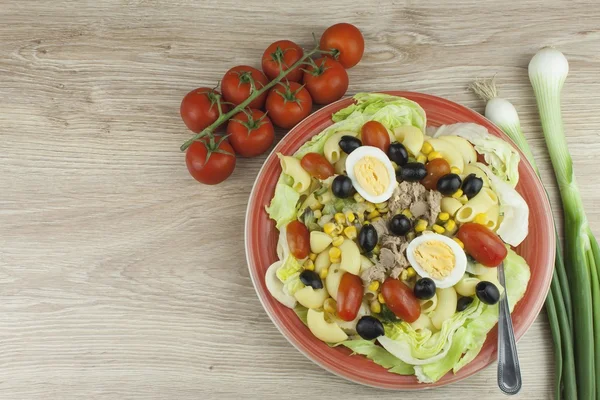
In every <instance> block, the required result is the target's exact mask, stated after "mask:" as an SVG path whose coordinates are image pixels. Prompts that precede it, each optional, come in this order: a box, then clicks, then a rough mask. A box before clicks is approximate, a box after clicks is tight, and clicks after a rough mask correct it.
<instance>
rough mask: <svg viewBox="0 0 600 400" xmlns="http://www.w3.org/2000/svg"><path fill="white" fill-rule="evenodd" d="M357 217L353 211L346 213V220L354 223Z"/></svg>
mask: <svg viewBox="0 0 600 400" xmlns="http://www.w3.org/2000/svg"><path fill="white" fill-rule="evenodd" d="M355 219H356V217H355V216H354V213H353V212H352V211H348V212H347V213H346V220H348V222H349V223H353V222H354V220H355Z"/></svg>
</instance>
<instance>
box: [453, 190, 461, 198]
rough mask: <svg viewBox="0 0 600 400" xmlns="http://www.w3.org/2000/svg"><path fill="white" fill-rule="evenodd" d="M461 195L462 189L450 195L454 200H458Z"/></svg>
mask: <svg viewBox="0 0 600 400" xmlns="http://www.w3.org/2000/svg"><path fill="white" fill-rule="evenodd" d="M462 195H463V191H462V189H458V190H457V191H456V192H454V194H452V197H454V198H455V199H458V198H459V197H460V196H462Z"/></svg>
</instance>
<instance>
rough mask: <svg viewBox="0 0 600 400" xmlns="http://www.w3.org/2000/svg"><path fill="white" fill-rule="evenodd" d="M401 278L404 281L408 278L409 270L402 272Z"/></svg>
mask: <svg viewBox="0 0 600 400" xmlns="http://www.w3.org/2000/svg"><path fill="white" fill-rule="evenodd" d="M400 280H402V281H406V280H408V271H407V270H404V271H402V272H401V273H400Z"/></svg>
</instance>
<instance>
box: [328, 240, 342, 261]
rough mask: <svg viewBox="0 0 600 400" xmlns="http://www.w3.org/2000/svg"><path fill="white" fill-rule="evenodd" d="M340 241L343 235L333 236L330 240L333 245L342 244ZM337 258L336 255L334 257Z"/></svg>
mask: <svg viewBox="0 0 600 400" xmlns="http://www.w3.org/2000/svg"><path fill="white" fill-rule="evenodd" d="M342 243H344V237H343V236H336V237H334V238H333V240H332V241H331V244H332V245H334V246H335V247H339V246H341V245H342ZM336 258H337V257H336Z"/></svg>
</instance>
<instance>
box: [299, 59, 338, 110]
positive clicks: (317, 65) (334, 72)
mask: <svg viewBox="0 0 600 400" xmlns="http://www.w3.org/2000/svg"><path fill="white" fill-rule="evenodd" d="M303 82H304V85H305V86H306V89H307V90H308V92H309V93H310V95H311V96H312V98H313V100H314V102H315V103H316V104H329V103H332V102H334V101H336V100H339V99H341V98H342V96H343V95H344V93H346V90H348V73H347V72H346V70H345V69H344V67H342V64H340V63H339V62H337V61H335V60H332V59H331V58H328V57H322V58H319V59H317V60H315V61H314V65H309V66H308V67H307V68H306V70H305V71H304V80H303Z"/></svg>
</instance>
